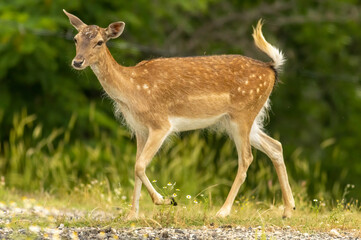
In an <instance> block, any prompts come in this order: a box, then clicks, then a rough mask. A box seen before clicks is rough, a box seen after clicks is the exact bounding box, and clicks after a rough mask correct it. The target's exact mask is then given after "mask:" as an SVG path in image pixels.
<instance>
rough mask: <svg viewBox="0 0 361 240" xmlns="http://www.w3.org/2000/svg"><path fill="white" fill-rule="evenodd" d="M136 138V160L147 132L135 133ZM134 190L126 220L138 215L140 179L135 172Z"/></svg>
mask: <svg viewBox="0 0 361 240" xmlns="http://www.w3.org/2000/svg"><path fill="white" fill-rule="evenodd" d="M135 137H136V140H137V155H136V161H138V159H139V156H140V154H141V153H142V151H143V148H144V145H145V142H146V140H147V138H148V134H147V133H144V134H141V133H136V134H135ZM134 178H135V179H134V192H133V201H132V208H131V210H130V212H129V214H128V216H127V219H128V220H132V219H136V218H137V217H138V212H139V198H140V191H141V189H142V181H141V180H140V178H139V177H138V176H137V174H136V173H135V174H134Z"/></svg>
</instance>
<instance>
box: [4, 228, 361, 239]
mask: <svg viewBox="0 0 361 240" xmlns="http://www.w3.org/2000/svg"><path fill="white" fill-rule="evenodd" d="M31 234H32V236H36V237H35V238H36V239H154V240H155V239H256V236H257V239H360V238H357V237H353V236H352V234H350V233H342V232H338V231H336V232H334V233H313V234H308V233H301V232H299V231H294V230H291V229H290V228H289V229H287V228H285V229H281V228H280V229H274V230H273V231H266V232H264V233H263V232H262V229H261V227H256V228H244V227H235V228H228V227H226V228H207V227H203V228H200V229H177V228H147V227H146V228H122V229H113V228H106V229H102V228H88V227H81V228H64V227H62V226H59V227H58V228H56V229H42V230H39V231H37V230H36V229H19V230H17V232H14V231H13V230H12V229H9V228H2V229H0V238H1V239H17V238H18V237H21V236H23V237H26V236H31ZM15 236H16V237H15ZM265 237H266V238H265Z"/></svg>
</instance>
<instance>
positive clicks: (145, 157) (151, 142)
mask: <svg viewBox="0 0 361 240" xmlns="http://www.w3.org/2000/svg"><path fill="white" fill-rule="evenodd" d="M169 133H170V131H169V129H157V130H152V129H150V130H149V134H148V139H147V141H146V143H145V145H144V148H143V151H142V153H140V155H139V158H138V159H137V161H136V163H135V174H136V176H137V177H138V178H139V179H140V180H141V182H142V183H143V184H144V186H145V187H146V188H147V190H148V192H149V194H150V196H151V198H152V200H153V203H154V204H156V205H161V204H172V203H173V202H172V201H171V199H164V198H163V197H162V195H161V194H159V193H158V192H157V191H156V190H155V189H154V187H153V186H152V184H151V183H150V181H149V179H148V177H147V175H146V174H145V170H146V168H147V166H148V164H149V163H150V161H151V160H152V158H153V156H154V155H155V154H156V152H157V151H158V150H159V148H160V147H161V146H162V144H163V142H164V140H165V139H166V138H167V136H168V134H169Z"/></svg>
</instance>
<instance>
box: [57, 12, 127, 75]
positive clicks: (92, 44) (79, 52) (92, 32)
mask: <svg viewBox="0 0 361 240" xmlns="http://www.w3.org/2000/svg"><path fill="white" fill-rule="evenodd" d="M63 11H64V13H65V14H66V15H67V16H68V18H69V20H70V23H71V24H72V25H73V26H74V27H75V29H76V30H78V34H77V35H75V37H74V42H75V46H76V55H75V58H74V59H73V61H72V66H73V67H74V68H75V69H77V70H81V69H84V68H86V67H88V66H90V65H93V64H94V63H96V62H97V61H98V58H99V57H100V56H102V54H101V53H102V52H105V51H106V44H105V43H106V42H107V41H108V40H109V39H112V38H117V37H119V36H120V35H121V34H122V32H123V30H124V26H125V23H124V22H114V23H111V24H109V26H108V27H107V28H101V27H98V26H96V25H87V24H85V23H83V21H81V20H80V19H79V18H78V17H76V16H75V15H73V14H70V13H68V12H67V11H65V10H63Z"/></svg>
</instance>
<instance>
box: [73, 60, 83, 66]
mask: <svg viewBox="0 0 361 240" xmlns="http://www.w3.org/2000/svg"><path fill="white" fill-rule="evenodd" d="M83 63H84V59H80V60H79V59H74V60H73V66H74V67H75V68H81V66H82V65H83Z"/></svg>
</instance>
